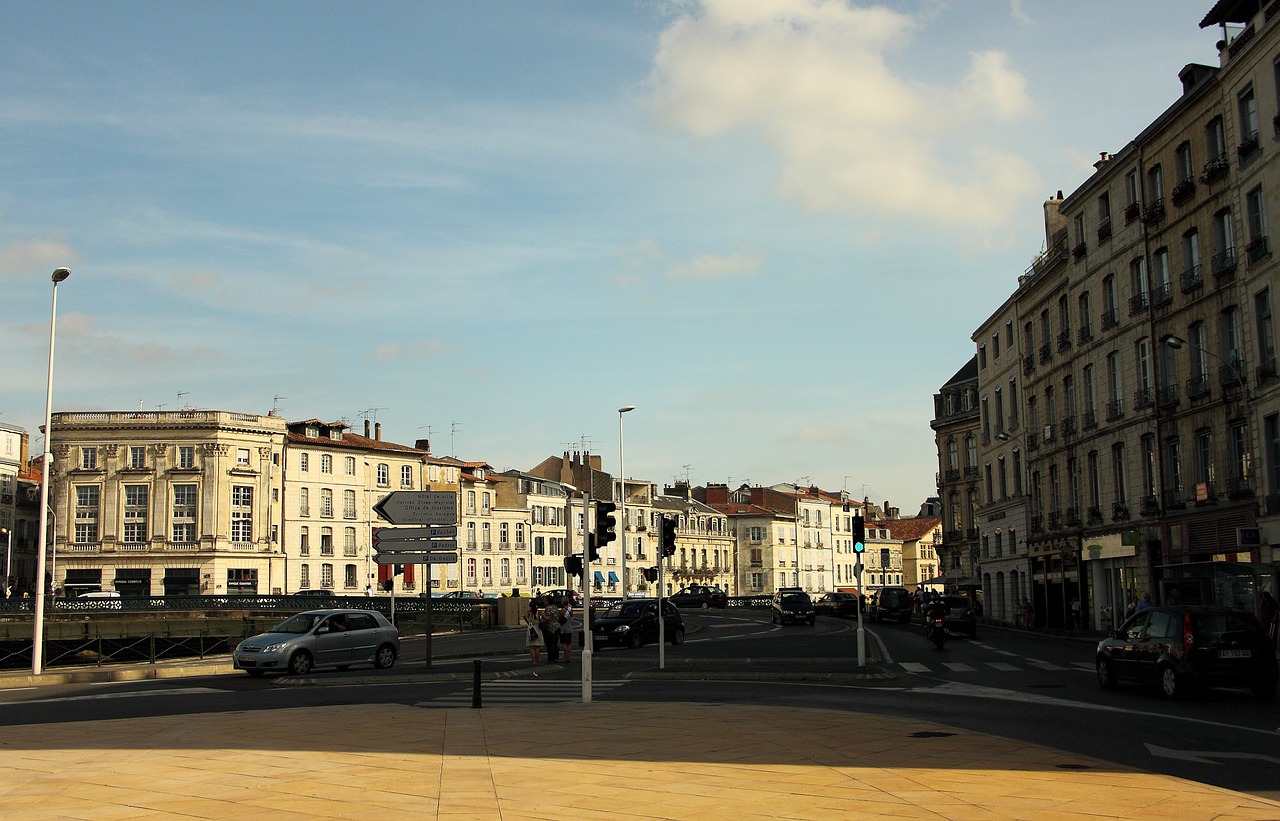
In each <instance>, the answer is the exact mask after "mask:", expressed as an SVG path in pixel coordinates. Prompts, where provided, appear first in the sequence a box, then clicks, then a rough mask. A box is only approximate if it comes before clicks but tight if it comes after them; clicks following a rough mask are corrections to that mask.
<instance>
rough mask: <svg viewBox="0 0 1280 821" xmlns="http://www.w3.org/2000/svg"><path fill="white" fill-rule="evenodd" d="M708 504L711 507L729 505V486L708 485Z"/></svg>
mask: <svg viewBox="0 0 1280 821" xmlns="http://www.w3.org/2000/svg"><path fill="white" fill-rule="evenodd" d="M707 504H709V505H727V504H729V486H728V485H713V484H708V485H707Z"/></svg>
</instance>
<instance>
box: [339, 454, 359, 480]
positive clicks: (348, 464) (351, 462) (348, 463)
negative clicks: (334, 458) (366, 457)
mask: <svg viewBox="0 0 1280 821" xmlns="http://www.w3.org/2000/svg"><path fill="white" fill-rule="evenodd" d="M342 464H343V465H344V466H345V468H346V472H347V475H348V476H355V475H356V457H354V456H347V457H344V458H343V460H342Z"/></svg>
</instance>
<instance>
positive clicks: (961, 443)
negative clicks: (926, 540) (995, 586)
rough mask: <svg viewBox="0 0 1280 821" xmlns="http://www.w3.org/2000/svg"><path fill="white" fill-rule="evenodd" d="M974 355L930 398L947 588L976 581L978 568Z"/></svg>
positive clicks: (977, 415) (978, 427)
mask: <svg viewBox="0 0 1280 821" xmlns="http://www.w3.org/2000/svg"><path fill="white" fill-rule="evenodd" d="M981 423H982V420H981V412H980V410H979V405H978V357H977V356H974V357H973V358H971V359H970V360H969V361H968V362H967V363H965V365H964V367H962V368H961V369H960V370H958V371H956V373H955V375H954V376H952V377H951V378H950V379H949V380H947V383H946V384H945V385H943V386H942V388H941V390H940V391H939V392H938V393H936V394H934V397H933V420H932V421H931V422H930V423H929V425H930V427H932V428H933V431H934V438H935V440H936V442H937V447H938V465H939V470H938V496H939V498H940V499H941V500H942V531H943V535H942V544H941V546H940V547H939V548H938V553H939V558H940V561H941V564H942V567H941V572H940V573H939V575H941V576H943V577H945V579H946V582H945V587H946V589H948V590H950V591H959V590H960V589H961V588H970V589H971V588H973V587H974V586H976V585H978V584H980V580H979V578H978V576H977V571H978V567H979V565H978V508H979V506H980V503H981V496H980V495H979V494H980V492H981V491H980V489H979V483H978V447H979V444H978V437H979V433H980V430H981Z"/></svg>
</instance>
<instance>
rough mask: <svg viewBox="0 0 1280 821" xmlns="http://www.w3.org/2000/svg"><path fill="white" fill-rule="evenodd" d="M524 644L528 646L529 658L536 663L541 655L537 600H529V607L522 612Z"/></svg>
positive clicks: (540, 631)
mask: <svg viewBox="0 0 1280 821" xmlns="http://www.w3.org/2000/svg"><path fill="white" fill-rule="evenodd" d="M524 633H525V642H524V646H525V647H528V648H529V660H530V661H532V662H533V663H534V664H537V663H538V660H539V657H540V656H541V655H542V630H541V629H540V626H539V624H538V600H537V599H532V600H530V602H529V609H528V610H526V611H525V613H524Z"/></svg>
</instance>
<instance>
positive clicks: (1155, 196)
mask: <svg viewBox="0 0 1280 821" xmlns="http://www.w3.org/2000/svg"><path fill="white" fill-rule="evenodd" d="M1162 199H1164V171H1163V170H1162V169H1161V168H1160V164H1159V163H1156V164H1155V165H1153V166H1151V167H1150V168H1148V169H1147V202H1149V203H1155V202H1159V201H1160V200H1162Z"/></svg>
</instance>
